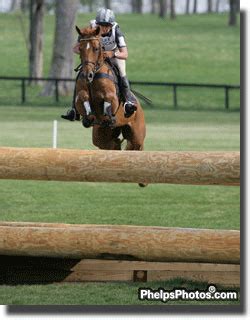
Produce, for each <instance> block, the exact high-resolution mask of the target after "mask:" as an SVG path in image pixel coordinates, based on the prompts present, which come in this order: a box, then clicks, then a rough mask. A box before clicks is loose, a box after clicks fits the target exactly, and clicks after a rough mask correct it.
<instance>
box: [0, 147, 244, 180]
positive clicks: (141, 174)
mask: <svg viewBox="0 0 250 320" xmlns="http://www.w3.org/2000/svg"><path fill="white" fill-rule="evenodd" d="M0 179H21V180H56V181H86V182H130V183H131V182H135V183H175V184H194V185H239V183H240V153H239V152H161V151H101V150H96V151H93V150H91V151H84V150H74V149H71V150H70V149H46V148H0Z"/></svg>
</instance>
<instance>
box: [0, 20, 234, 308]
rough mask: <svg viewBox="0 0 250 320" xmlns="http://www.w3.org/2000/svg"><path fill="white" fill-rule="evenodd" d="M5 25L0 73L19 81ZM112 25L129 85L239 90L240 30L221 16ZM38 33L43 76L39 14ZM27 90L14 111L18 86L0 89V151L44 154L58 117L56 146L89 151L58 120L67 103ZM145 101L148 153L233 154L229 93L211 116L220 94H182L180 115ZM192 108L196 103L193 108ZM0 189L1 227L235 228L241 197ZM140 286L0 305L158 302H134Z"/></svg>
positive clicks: (18, 57) (215, 192)
mask: <svg viewBox="0 0 250 320" xmlns="http://www.w3.org/2000/svg"><path fill="white" fill-rule="evenodd" d="M12 19H16V21H18V17H16V16H10V15H0V28H1V34H0V39H1V41H2V40H3V41H4V44H5V45H2V46H1V48H0V53H1V60H0V68H1V69H0V70H1V74H2V75H27V74H28V72H27V70H28V69H27V60H26V52H25V46H24V43H23V39H22V35H21V32H20V29H19V28H17V26H16V24H14V23H13V22H11V21H13V20H12ZM89 19H90V16H79V17H78V24H79V25H84V24H85V22H86V21H88V20H89ZM118 19H119V21H120V24H121V27H122V29H123V30H124V32H125V33H126V35H127V42H128V45H129V50H130V59H129V63H128V74H129V77H130V79H131V80H142V79H143V80H148V81H171V82H172V81H181V82H206V83H228V84H238V83H239V28H235V29H234V28H228V27H227V26H226V20H227V16H226V15H200V16H195V17H194V16H190V17H184V16H183V17H178V19H177V21H176V22H172V21H162V20H160V19H158V18H156V17H150V19H149V16H142V17H140V16H137V15H131V16H130V15H123V16H120V17H118ZM25 23H26V24H27V19H26V20H25ZM45 30H46V37H45V53H46V55H45V74H47V73H48V68H49V63H50V55H51V49H52V39H53V38H52V37H53V17H51V16H47V17H46V25H45ZM135 30H136V38H135V37H134V33H135ZM13 39H15V41H13ZM141 52H143V55H142V53H141ZM1 85H2V83H1ZM29 90H30V91H29V92H30V96H29V99H30V100H29V103H28V105H26V106H22V105H20V104H18V101H19V97H20V87H19V85H18V84H16V85H15V86H14V87H10V86H9V84H7V83H4V84H3V86H1V89H0V112H1V117H0V128H1V131H0V146H13V147H51V145H52V122H53V120H54V119H57V120H58V121H59V123H58V131H59V140H58V147H59V148H77V149H93V148H94V147H93V146H92V144H91V129H84V128H83V127H82V126H81V123H79V122H74V123H70V122H66V121H63V120H62V119H60V114H61V113H62V112H64V111H65V109H64V108H62V105H66V104H67V103H69V101H70V97H66V98H65V99H62V101H61V102H60V103H59V104H58V105H55V104H54V102H53V100H52V99H51V100H48V99H47V100H43V99H42V98H40V97H39V96H37V93H38V89H37V88H29ZM142 90H144V89H142ZM145 94H147V95H148V94H149V95H152V97H153V98H154V100H156V102H157V106H156V108H154V109H150V108H148V107H146V108H145V115H146V122H147V138H146V143H145V149H146V150H166V151H169V150H173V151H184V150H185V151H187V150H198V151H199V150H200V151H207V150H208V151H230V150H231V151H233V150H236V151H238V150H239V147H240V126H239V125H240V114H239V112H235V110H238V106H239V96H237V94H236V93H234V94H235V96H234V97H233V98H232V101H234V102H233V105H235V108H234V111H233V112H224V111H218V110H219V109H220V110H223V107H219V106H221V103H222V106H223V96H218V95H217V94H216V93H214V92H211V94H209V95H208V93H205V92H203V93H201V92H196V93H195V94H193V93H192V94H191V96H190V95H189V94H187V93H185V92H183V96H181V98H180V99H181V100H180V103H181V106H182V110H178V111H174V110H172V106H171V102H170V103H169V102H168V101H172V100H171V93H169V92H166V94H167V97H168V98H165V93H161V92H159V91H157V90H152V92H150V91H149V92H147V91H145ZM203 95H204V97H205V101H206V102H205V108H199V106H200V105H203V103H204V100H203V99H202V98H203ZM206 95H207V96H206ZM157 99H158V100H157ZM196 99H198V101H200V105H199V103H198V104H197V100H196ZM210 100H212V102H211V101H210ZM187 106H188V108H189V110H187ZM190 106H194V107H195V110H192V108H190ZM198 109H199V110H198ZM210 109H211V110H210ZM215 109H216V111H215ZM0 190H1V192H0V204H1V205H0V220H4V221H39V222H42V221H44V222H65V223H93V224H128V225H132V224H133V225H153V226H169V227H195V228H196V227H197V228H212V229H213V228H217V229H239V228H240V190H239V188H237V187H223V186H182V185H178V186H177V185H159V184H156V185H149V186H148V187H147V188H144V189H141V188H139V187H138V186H137V185H135V184H113V183H110V184H108V183H70V182H67V183H61V182H35V181H11V180H8V181H7V180H6V181H4V180H2V181H1V180H0ZM149 286H151V287H152V288H158V287H163V288H173V287H176V286H185V287H187V288H190V289H191V288H203V289H204V288H206V286H207V284H206V283H190V282H188V283H186V282H183V281H182V280H180V279H177V280H175V281H172V282H159V283H158V282H154V283H151V284H149ZM138 287H140V285H139V284H127V283H113V284H107V283H102V284H100V283H96V284H93V283H88V284H76V285H62V286H61V285H60V286H58V285H44V286H37V285H36V286H35V285H31V286H16V287H14V286H0V302H1V303H2V304H82V305H92V304H97V305H106V304H108V305H110V304H114V305H119V304H120V305H132V304H133V305H137V304H157V303H155V302H154V303H152V302H140V301H139V300H138V298H137V290H138ZM224 303H226V304H233V303H232V302H224ZM237 303H239V302H237ZM159 304H160V303H159ZM175 304H179V303H176V302H175ZM183 304H190V302H185V303H184V302H183ZM192 304H208V303H207V302H206V303H205V302H192ZM213 304H215V302H213ZM219 304H223V303H222V302H219Z"/></svg>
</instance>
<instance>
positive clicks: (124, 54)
mask: <svg viewBox="0 0 250 320" xmlns="http://www.w3.org/2000/svg"><path fill="white" fill-rule="evenodd" d="M115 58H117V59H122V60H126V59H127V58H128V49H127V47H121V48H119V49H118V50H117V51H115Z"/></svg>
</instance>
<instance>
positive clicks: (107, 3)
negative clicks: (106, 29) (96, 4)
mask: <svg viewBox="0 0 250 320" xmlns="http://www.w3.org/2000/svg"><path fill="white" fill-rule="evenodd" d="M104 6H105V8H107V9H111V0H104Z"/></svg>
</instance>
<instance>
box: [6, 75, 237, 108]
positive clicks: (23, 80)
mask: <svg viewBox="0 0 250 320" xmlns="http://www.w3.org/2000/svg"><path fill="white" fill-rule="evenodd" d="M0 80H6V81H21V102H22V103H25V102H26V85H27V84H28V83H30V82H32V81H39V82H40V81H52V82H54V84H55V91H54V96H55V101H56V102H58V101H59V90H58V84H59V82H61V81H63V82H75V79H71V78H44V77H42V78H34V77H9V76H0ZM130 84H131V86H133V85H140V86H158V87H172V90H173V105H174V108H176V109H177V108H178V96H177V93H178V90H177V89H178V88H181V87H189V88H210V89H223V90H224V106H225V109H227V110H228V109H229V106H230V100H229V91H230V90H235V89H238V90H240V85H228V84H208V83H182V82H144V81H130Z"/></svg>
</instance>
